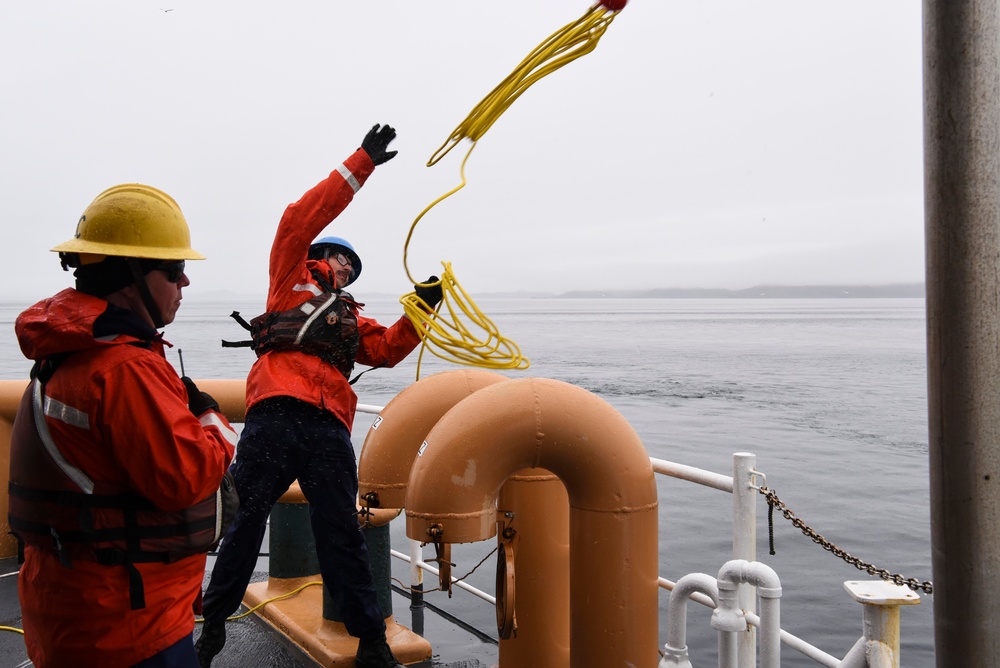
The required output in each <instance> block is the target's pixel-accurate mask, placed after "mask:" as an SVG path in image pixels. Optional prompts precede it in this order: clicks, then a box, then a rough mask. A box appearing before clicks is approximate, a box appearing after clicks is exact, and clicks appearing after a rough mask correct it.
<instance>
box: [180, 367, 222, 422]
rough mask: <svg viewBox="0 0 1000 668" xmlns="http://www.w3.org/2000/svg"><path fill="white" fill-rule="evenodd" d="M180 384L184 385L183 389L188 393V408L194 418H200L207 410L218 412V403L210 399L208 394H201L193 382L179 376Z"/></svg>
mask: <svg viewBox="0 0 1000 668" xmlns="http://www.w3.org/2000/svg"><path fill="white" fill-rule="evenodd" d="M181 382H183V383H184V387H186V388H187V392H188V408H190V409H191V412H192V413H194V415H195V417H200V416H201V415H203V414H204V413H205V411H208V410H214V411H217V410H219V402H218V401H216V400H215V399H213V398H212V395H211V394H209V393H208V392H202V391H201V390H199V389H198V386H197V385H195V384H194V381H193V380H191V379H190V378H188V377H187V376H181Z"/></svg>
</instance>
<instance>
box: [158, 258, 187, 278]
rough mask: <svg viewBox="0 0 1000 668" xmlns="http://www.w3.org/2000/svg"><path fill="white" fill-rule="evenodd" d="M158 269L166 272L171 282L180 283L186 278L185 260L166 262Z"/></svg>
mask: <svg viewBox="0 0 1000 668" xmlns="http://www.w3.org/2000/svg"><path fill="white" fill-rule="evenodd" d="M156 270H157V271H162V272H163V273H164V274H166V275H167V280H168V281H170V282H171V283H180V282H181V279H182V278H184V260H177V261H176V262H164V263H163V264H161V265H160V266H159V267H157V268H156Z"/></svg>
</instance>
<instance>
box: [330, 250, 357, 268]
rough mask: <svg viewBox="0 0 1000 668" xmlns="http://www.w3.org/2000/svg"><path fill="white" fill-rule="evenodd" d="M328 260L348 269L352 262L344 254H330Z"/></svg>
mask: <svg viewBox="0 0 1000 668" xmlns="http://www.w3.org/2000/svg"><path fill="white" fill-rule="evenodd" d="M326 258H327V259H328V260H330V259H333V260H336V261H337V262H339V263H340V266H341V267H346V266H347V265H349V264H351V261H350V260H348V259H347V256H346V255H344V254H343V253H330V254H329V255H327V256H326Z"/></svg>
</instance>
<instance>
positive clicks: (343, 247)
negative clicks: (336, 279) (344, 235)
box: [309, 237, 361, 288]
mask: <svg viewBox="0 0 1000 668" xmlns="http://www.w3.org/2000/svg"><path fill="white" fill-rule="evenodd" d="M331 253H343V254H344V255H346V256H347V259H348V260H350V261H351V280H349V281H348V282H347V284H346V285H344V286H343V287H345V288H346V287H347V286H348V285H350V284H351V283H353V282H354V281H356V280H358V276H360V275H361V258H360V257H358V254H357V252H356V251H355V250H354V246H352V245H351V244H350V242H349V241H347V239H341V238H340V237H322V238H319V239H317V240H316V241H314V242H313V243H312V245H311V246H309V259H310V260H325V259H326V258H327V257H328V256H329V255H330V254H331Z"/></svg>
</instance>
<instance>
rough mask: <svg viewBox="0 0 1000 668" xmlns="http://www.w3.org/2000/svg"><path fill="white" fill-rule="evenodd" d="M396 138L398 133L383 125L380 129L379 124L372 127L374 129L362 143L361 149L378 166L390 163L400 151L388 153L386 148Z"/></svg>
mask: <svg viewBox="0 0 1000 668" xmlns="http://www.w3.org/2000/svg"><path fill="white" fill-rule="evenodd" d="M395 138H396V131H395V130H393V129H392V128H390V127H389V126H388V125H383V126H382V128H381V129H379V126H378V123H376V124H375V125H374V126H372V129H371V130H369V131H368V134H366V135H365V138H364V140H363V141H362V142H361V148H363V149H364V150H365V153H367V154H368V157H369V158H371V159H372V162H374V163H375V164H376V165H381V164H382V163H383V162H389V161H390V160H392V159H393V158H394V157H396V153H398V151H386V150H385V149H386V147H387V146H389V142H391V141H392V140H393V139H395Z"/></svg>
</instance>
